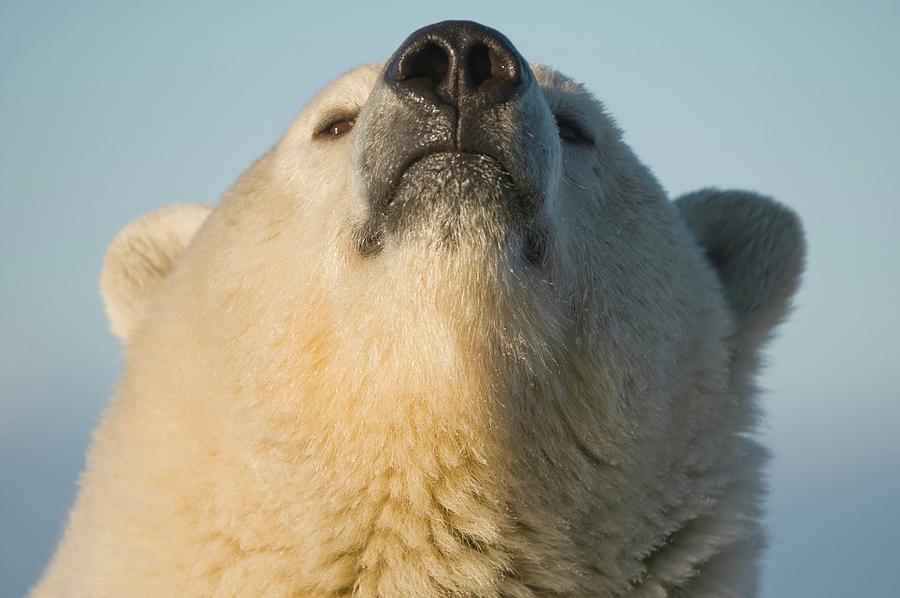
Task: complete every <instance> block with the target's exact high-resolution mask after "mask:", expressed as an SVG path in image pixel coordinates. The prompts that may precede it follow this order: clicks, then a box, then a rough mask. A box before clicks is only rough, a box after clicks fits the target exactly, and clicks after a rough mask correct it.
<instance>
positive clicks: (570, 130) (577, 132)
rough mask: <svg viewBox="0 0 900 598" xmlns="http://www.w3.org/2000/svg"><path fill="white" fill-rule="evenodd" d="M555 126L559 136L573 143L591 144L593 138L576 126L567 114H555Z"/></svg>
mask: <svg viewBox="0 0 900 598" xmlns="http://www.w3.org/2000/svg"><path fill="white" fill-rule="evenodd" d="M554 116H555V118H556V128H557V129H559V138H560V139H562V140H563V141H565V142H566V143H571V144H573V145H593V144H594V139H593V138H592V137H591V136H590V135H588V134H587V133H586V132H585V131H584V129H582V128H581V127H580V126H578V123H576V122H575V121H574V120H572V119H571V118H569V117H568V116H565V115H561V114H556V115H554Z"/></svg>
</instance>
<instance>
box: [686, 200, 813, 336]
mask: <svg viewBox="0 0 900 598" xmlns="http://www.w3.org/2000/svg"><path fill="white" fill-rule="evenodd" d="M675 206H676V207H677V208H678V210H679V211H680V212H681V214H682V216H683V218H684V220H685V222H686V224H687V226H688V228H689V229H690V230H691V231H692V232H693V233H694V236H695V238H696V239H697V242H698V243H699V244H700V246H701V247H702V248H703V250H704V252H705V253H706V257H707V258H708V259H709V262H710V264H711V265H712V266H713V268H715V270H716V272H717V273H718V275H719V280H720V281H721V283H722V286H723V288H724V291H725V294H726V298H727V300H728V303H729V305H730V306H731V309H732V311H733V312H734V314H735V318H736V320H737V325H738V330H737V335H738V339H737V342H738V343H739V344H740V345H741V346H742V347H744V348H751V347H753V346H755V345H757V344H758V343H759V342H760V341H763V340H765V338H766V337H767V336H768V333H769V331H770V330H771V329H772V328H773V327H774V326H775V325H777V324H778V323H779V322H780V320H781V319H782V317H783V316H784V315H785V312H786V311H787V309H788V306H789V305H790V299H791V297H792V296H793V294H794V291H796V290H797V285H798V284H799V282H800V275H801V273H802V271H803V266H804V261H805V255H806V242H805V240H804V236H803V228H802V226H801V225H800V220H799V219H798V218H797V216H796V215H795V214H794V213H793V212H792V211H791V210H789V209H788V208H786V207H784V206H782V205H781V204H779V203H778V202H776V201H774V200H772V199H769V198H766V197H762V196H760V195H756V194H755V193H750V192H746V191H722V190H718V189H702V190H700V191H695V192H693V193H688V194H687V195H683V196H681V197H679V198H678V199H677V200H676V201H675Z"/></svg>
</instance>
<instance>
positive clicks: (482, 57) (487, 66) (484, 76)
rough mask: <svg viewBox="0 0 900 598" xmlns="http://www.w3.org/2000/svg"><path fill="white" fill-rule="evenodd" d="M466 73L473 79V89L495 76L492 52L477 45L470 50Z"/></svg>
mask: <svg viewBox="0 0 900 598" xmlns="http://www.w3.org/2000/svg"><path fill="white" fill-rule="evenodd" d="M466 71H467V72H468V73H469V77H470V78H471V83H472V88H473V89H474V88H477V87H478V86H479V85H481V84H482V83H484V82H485V81H487V80H488V79H490V78H491V77H493V76H494V74H493V73H492V71H493V69H492V64H491V51H490V50H489V49H488V47H487V46H485V45H484V44H475V45H474V46H472V48H471V49H470V50H469V57H468V59H467V60H466Z"/></svg>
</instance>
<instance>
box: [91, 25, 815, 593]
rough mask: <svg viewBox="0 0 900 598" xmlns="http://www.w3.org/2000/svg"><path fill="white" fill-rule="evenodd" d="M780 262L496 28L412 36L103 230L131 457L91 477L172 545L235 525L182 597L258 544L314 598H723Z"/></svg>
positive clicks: (749, 535)
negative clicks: (215, 179) (685, 597)
mask: <svg viewBox="0 0 900 598" xmlns="http://www.w3.org/2000/svg"><path fill="white" fill-rule="evenodd" d="M803 254H804V244H803V238H802V233H801V229H800V226H799V223H798V221H797V219H796V217H795V216H794V215H793V214H792V213H791V212H790V211H789V210H787V209H786V208H784V207H782V206H780V205H779V204H777V203H775V202H774V201H772V200H769V199H766V198H763V197H760V196H757V195H755V194H751V193H745V192H728V191H718V190H712V189H708V190H703V191H700V192H697V193H694V194H691V195H689V196H686V197H684V198H681V199H679V200H678V201H676V202H670V201H669V200H668V199H667V197H666V195H665V193H664V191H663V189H662V188H661V187H660V185H659V184H658V183H657V181H656V180H655V179H654V177H653V176H652V174H651V173H650V171H649V170H648V169H647V168H646V167H645V166H644V165H643V164H642V163H641V162H640V161H639V160H638V159H637V158H636V157H635V155H634V154H633V153H632V151H631V150H630V148H629V147H628V146H627V145H626V144H625V142H624V141H623V139H622V134H621V132H620V130H619V129H618V128H617V127H616V125H615V123H614V122H613V121H612V119H611V118H610V117H609V116H608V115H607V114H606V113H605V112H604V110H603V108H602V106H601V105H600V103H599V102H598V101H596V100H595V99H594V98H593V97H592V96H591V95H590V94H589V93H588V92H587V91H586V90H585V89H584V88H583V87H582V86H580V85H579V84H577V83H575V82H573V81H572V80H571V79H569V78H567V77H565V76H563V75H561V74H559V73H557V72H555V71H553V70H551V69H548V68H545V67H541V66H532V65H530V64H529V63H528V62H526V61H525V59H524V58H523V57H522V56H521V55H520V54H519V52H518V51H517V50H516V49H515V47H514V46H513V45H512V43H511V42H510V41H509V40H507V39H506V38H505V37H504V36H503V35H502V34H500V33H498V32H497V31H494V30H492V29H489V28H486V27H483V26H481V25H477V24H474V23H470V22H462V21H452V22H444V23H438V24H436V25H432V26H430V27H426V28H424V29H421V30H419V31H416V32H415V33H413V34H412V35H411V36H410V37H409V38H408V39H407V40H406V41H405V42H403V43H402V44H401V46H400V47H399V49H398V50H397V51H396V52H395V53H394V55H393V56H392V57H391V58H390V59H389V60H388V61H387V62H386V63H385V64H384V65H371V66H365V67H362V68H359V69H356V70H354V71H352V72H349V73H347V74H345V75H344V76H342V77H340V78H338V79H337V80H336V81H334V82H333V83H331V84H330V85H328V86H327V87H326V88H325V89H324V90H322V91H321V92H319V93H318V94H317V95H316V96H315V97H314V98H313V99H312V101H311V102H309V104H308V105H307V106H306V107H305V108H304V109H303V110H302V111H301V112H300V114H299V116H298V117H297V118H296V120H295V121H294V123H293V124H292V125H291V126H290V128H289V129H288V130H287V132H286V133H285V135H284V136H283V138H282V139H281V140H280V141H279V142H278V143H277V144H276V145H275V146H274V147H273V148H272V149H271V150H270V151H269V152H268V153H267V154H265V155H264V156H263V157H262V158H260V159H259V160H258V161H257V162H256V163H255V164H254V165H253V166H252V167H251V168H250V169H249V170H248V171H247V172H246V173H245V174H244V175H243V176H242V177H241V178H240V179H239V180H238V182H237V183H236V184H235V185H234V187H233V188H232V189H231V190H229V191H228V192H227V193H226V194H225V196H224V197H223V199H222V201H221V202H220V204H219V205H218V206H217V207H215V208H212V207H205V206H197V205H191V206H176V207H173V208H168V209H166V210H164V211H161V212H157V213H154V214H152V215H150V216H148V217H145V218H144V219H141V220H139V221H137V222H136V223H134V224H132V225H130V226H129V227H128V228H126V229H125V230H124V231H123V232H122V233H121V234H120V235H119V237H118V238H117V239H116V241H115V242H114V243H113V245H112V247H111V249H110V251H109V254H108V256H107V260H106V266H105V269H104V273H103V278H102V286H103V292H104V298H105V301H106V306H107V310H108V313H109V316H110V319H111V322H112V328H113V330H114V331H115V332H116V333H117V334H119V335H120V336H121V337H123V338H124V340H125V341H126V362H127V368H126V374H125V378H124V380H123V384H122V389H121V391H120V404H121V405H122V406H123V407H121V408H120V412H119V413H118V414H117V417H112V416H111V417H110V418H109V419H108V420H107V423H106V424H105V425H106V426H107V427H109V428H111V429H117V427H120V428H122V429H125V428H128V429H131V428H136V429H140V430H141V432H140V433H137V432H135V433H131V434H129V435H127V436H121V435H120V436H117V438H119V440H116V441H115V442H125V441H124V440H121V438H126V437H127V438H130V439H132V441H133V442H135V443H147V444H148V445H152V448H153V450H151V451H144V452H141V451H130V452H127V454H128V457H121V458H122V459H125V458H128V459H131V460H132V461H131V462H130V463H129V468H127V472H128V473H122V471H123V470H122V468H121V467H118V468H115V470H116V471H118V472H119V475H120V478H119V480H120V481H119V482H117V483H118V484H124V485H129V484H130V485H132V486H134V487H135V488H140V495H141V496H142V497H146V496H148V495H149V496H153V488H154V486H153V484H154V483H158V480H159V479H165V480H167V481H168V482H167V483H169V484H170V485H171V486H170V487H168V488H167V491H166V496H169V495H170V494H173V493H174V494H177V495H178V496H181V497H183V498H184V499H185V500H188V501H192V502H191V504H192V505H194V506H195V508H196V511H195V512H193V511H192V515H191V518H190V520H189V521H188V522H185V521H183V520H180V519H178V517H176V516H175V515H173V514H172V513H173V512H175V511H173V510H172V509H169V508H154V509H152V510H151V511H152V513H154V514H155V515H154V516H157V517H159V513H166V514H167V517H168V519H166V520H165V521H164V522H161V521H157V522H156V525H159V526H162V527H163V528H165V529H168V530H169V532H170V534H169V536H166V537H167V538H169V539H168V540H165V541H168V542H174V541H175V540H172V539H171V538H173V537H177V538H190V540H188V539H184V543H185V545H190V546H191V547H192V550H193V551H195V554H196V555H200V556H198V557H197V558H199V559H203V558H207V557H206V556H203V555H205V554H206V552H204V550H205V548H204V546H205V545H204V544H203V542H202V541H200V540H197V539H196V538H202V537H206V536H203V534H204V533H207V534H210V533H215V534H220V535H223V536H225V537H228V538H230V539H232V540H233V542H234V547H233V551H231V552H229V550H230V549H229V550H226V549H224V548H221V549H220V552H221V551H224V552H226V553H228V555H227V557H228V558H225V557H222V558H223V559H224V561H223V563H224V564H221V565H220V566H219V567H218V568H214V567H211V568H210V569H209V571H213V572H212V573H208V575H209V576H210V581H209V583H210V585H209V588H214V587H220V586H216V585H215V584H216V583H219V582H221V580H222V579H226V578H227V579H231V580H232V581H234V582H235V583H237V581H235V580H238V579H239V580H241V581H240V583H243V584H244V586H241V587H245V588H246V587H249V586H254V584H255V585H256V587H263V586H260V585H259V584H258V583H256V582H257V581H258V579H257V578H255V577H254V574H253V572H252V571H253V567H252V566H250V565H246V563H245V561H242V560H241V559H242V558H243V556H246V555H247V554H250V553H248V552H247V551H246V547H254V546H257V547H258V546H263V547H268V548H271V551H270V552H271V560H270V561H267V563H268V564H267V565H266V567H267V569H266V572H267V573H266V576H267V577H266V579H267V582H266V583H267V584H269V585H267V586H266V587H269V588H271V587H282V586H280V585H279V584H283V587H284V588H291V589H293V590H298V589H299V590H303V591H308V592H312V593H317V594H322V595H325V594H328V595H331V594H333V595H339V594H340V593H341V592H351V591H353V592H356V593H358V594H359V595H432V594H433V595H451V594H453V595H455V594H457V593H459V594H467V593H468V594H483V595H499V594H503V595H520V596H525V595H533V594H541V593H556V594H568V595H622V594H625V593H627V592H634V594H633V595H638V594H637V593H638V592H645V593H646V594H641V595H651V594H652V595H666V594H664V592H668V591H681V592H689V593H690V594H691V595H696V596H700V595H705V594H704V593H703V592H709V593H711V594H714V595H724V594H722V593H721V592H722V591H724V590H723V588H727V589H729V591H730V590H734V591H737V592H738V594H741V592H743V591H748V590H747V589H748V588H752V587H753V584H754V582H753V578H754V570H755V569H754V567H755V565H754V563H755V554H756V553H757V552H758V549H759V547H760V546H761V544H762V542H761V540H760V535H759V531H758V529H757V525H756V523H755V521H756V519H757V515H758V507H757V499H758V496H759V484H758V483H757V478H758V467H759V464H760V462H761V457H760V455H761V451H760V450H758V448H757V447H756V445H755V443H754V441H753V440H752V439H751V438H750V437H749V436H748V435H747V432H748V431H749V430H750V429H751V428H752V424H753V420H754V407H753V403H752V396H751V395H752V391H753V385H752V380H751V375H752V374H753V372H754V370H755V367H756V364H757V361H758V351H759V347H760V345H761V343H762V341H763V340H764V339H765V338H767V336H768V334H769V333H770V331H771V330H772V328H773V326H774V325H775V324H777V323H778V322H779V321H780V319H781V318H782V316H783V315H784V313H785V311H786V309H787V308H788V304H789V300H790V297H791V295H792V293H793V292H794V290H795V288H796V285H797V282H798V278H799V274H800V272H801V269H802V263H803ZM126 405H128V406H131V407H128V408H126V407H124V406H126ZM123 411H129V412H130V415H122V412H123ZM107 436H109V437H112V436H115V435H114V434H112V433H110V434H108V435H107ZM104 438H106V436H103V437H100V439H99V440H98V442H97V446H95V449H94V452H95V455H100V454H101V453H102V456H98V457H97V458H96V460H95V461H94V466H93V467H94V468H95V471H93V472H91V471H89V472H88V473H89V475H88V476H87V477H86V480H87V481H86V484H88V485H89V484H91V479H93V478H92V477H91V475H94V476H95V477H97V476H101V477H102V476H103V473H102V470H103V468H104V464H105V463H107V462H110V461H112V460H114V459H113V457H111V456H110V454H111V453H113V452H114V451H113V449H112V448H110V447H108V446H106V447H105V446H104V445H103V443H104V442H105V440H104ZM108 442H109V443H112V442H113V441H112V440H110V441H108ZM145 448H149V446H148V447H145ZM107 453H109V454H107ZM109 467H110V468H111V469H113V466H111V465H110V466H109ZM109 475H112V474H109ZM160 476H163V477H162V478H161V477H160ZM152 480H157V482H153V481H152ZM97 483H98V484H99V483H100V482H97ZM109 483H112V482H109ZM134 492H135V493H138V490H135V491H134ZM185 497H186V498H185ZM160 500H161V501H162V500H163V499H160ZM125 502H127V501H125ZM141 504H143V503H141ZM107 506H108V505H107ZM84 508H88V507H84ZM132 508H134V506H133V504H131V503H129V504H128V505H126V504H125V503H123V504H122V505H117V506H115V507H114V509H113V510H115V509H121V510H122V513H123V514H122V515H121V517H122V519H123V520H125V519H126V518H128V520H129V521H133V520H134V518H138V519H140V518H141V517H150V515H147V514H146V513H134V512H131V511H128V509H132ZM126 512H127V515H126ZM173 521H178V523H177V525H176V524H175V523H173ZM161 538H162V532H161ZM163 541H164V540H162V539H161V540H160V542H163ZM124 544H127V542H124ZM151 544H152V543H151ZM142 546H144V544H142ZM275 547H277V548H278V550H275ZM157 548H158V547H157ZM268 548H267V549H268ZM120 550H124V549H121V548H120ZM135 550H136V551H137V550H138V549H135ZM125 552H126V553H127V552H128V551H127V550H125ZM146 552H147V554H145V555H144V557H145V558H151V559H160V558H166V557H163V556H160V555H163V554H168V553H173V552H174V553H177V549H176V550H174V551H173V550H168V551H166V550H156V551H155V552H154V553H153V554H152V555H151V554H150V552H151V551H146ZM129 554H132V553H129ZM210 554H213V553H212V552H210ZM215 554H219V553H215ZM267 554H268V553H267ZM137 555H138V552H134V553H133V554H132V556H133V557H135V558H136V557H137ZM108 556H109V555H108ZM115 558H116V557H112V556H109V559H112V561H115ZM173 558H174V557H173ZM192 558H193V557H192ZM208 558H210V559H213V558H215V557H213V556H210V557H208ZM248 558H249V557H248ZM228 559H230V560H228ZM279 559H281V560H279ZM282 560H283V563H282ZM104 562H106V563H108V562H109V560H107V561H104ZM239 562H242V563H245V565H244V568H243V569H241V568H240V567H239V566H238V565H237V564H236V563H239ZM278 563H282V564H283V566H281V565H279V564H278ZM171 567H172V569H171V570H172V571H175V570H178V566H177V564H175V563H174V561H173V564H171ZM155 570H159V568H158V567H157V569H155ZM223 571H226V572H228V571H230V572H231V575H232V577H227V575H226V573H223ZM172 575H174V573H173V574H172ZM216 576H218V577H216ZM154 579H157V578H154ZM216 580H218V581H216ZM154 583H156V582H154ZM159 583H162V582H159ZM222 583H224V582H222ZM160 587H162V586H160ZM236 587H238V586H236ZM209 588H206V589H209ZM735 588H738V589H737V590H735ZM653 592H656V593H653ZM741 595H744V594H741Z"/></svg>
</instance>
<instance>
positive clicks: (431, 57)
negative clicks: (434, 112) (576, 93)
mask: <svg viewBox="0 0 900 598" xmlns="http://www.w3.org/2000/svg"><path fill="white" fill-rule="evenodd" d="M529 77H531V69H529V68H528V65H527V64H526V63H525V61H524V60H523V59H522V56H521V55H520V54H519V52H518V51H517V50H516V48H515V46H513V45H512V43H511V42H510V41H509V40H508V39H506V37H505V36H504V35H503V34H502V33H500V32H499V31H495V30H494V29H491V28H490V27H485V26H484V25H479V24H478V23H473V22H471V21H443V22H441V23H435V24H434V25H429V26H428V27H423V28H422V29H419V30H418V31H416V32H414V33H413V34H412V35H410V36H409V37H408V38H406V41H404V42H403V44H402V45H401V46H400V48H399V49H398V50H397V51H396V52H395V53H394V55H393V56H392V57H391V60H390V62H389V63H388V67H387V69H386V71H385V80H386V81H387V82H388V83H390V84H392V85H394V86H395V87H396V88H397V89H398V90H402V91H404V92H407V93H409V94H412V95H413V97H414V98H416V99H424V100H428V101H432V102H440V103H444V104H450V105H454V106H459V105H460V104H463V103H474V104H478V105H481V106H490V105H494V104H498V103H500V102H504V101H506V100H508V99H510V98H511V97H513V96H514V95H515V94H516V93H517V92H518V91H520V90H521V89H522V88H523V87H524V86H525V84H526V83H527V82H528V80H529Z"/></svg>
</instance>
